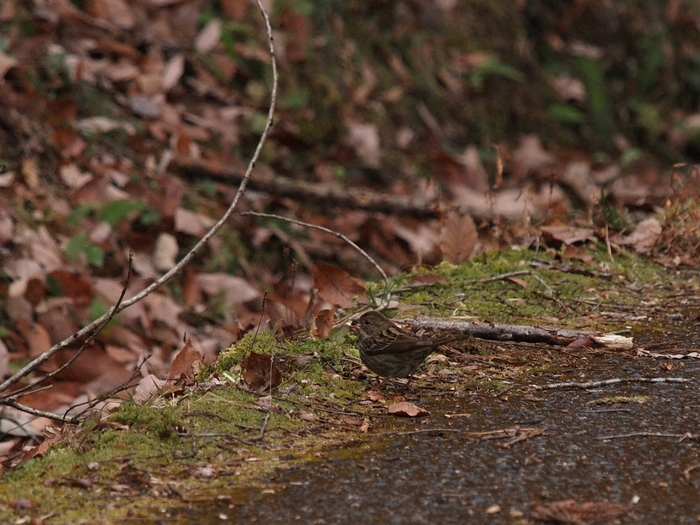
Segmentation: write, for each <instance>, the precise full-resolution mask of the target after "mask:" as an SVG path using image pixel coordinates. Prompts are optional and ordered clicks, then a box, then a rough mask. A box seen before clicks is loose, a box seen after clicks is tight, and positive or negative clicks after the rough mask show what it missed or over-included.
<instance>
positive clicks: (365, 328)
mask: <svg viewBox="0 0 700 525" xmlns="http://www.w3.org/2000/svg"><path fill="white" fill-rule="evenodd" d="M351 324H352V326H353V328H355V329H356V331H357V333H358V341H357V342H358V347H359V350H360V359H362V362H363V363H364V364H365V366H366V367H367V368H369V369H370V370H371V371H372V372H374V373H375V374H377V375H380V376H383V377H408V376H409V375H411V374H412V373H413V372H415V371H416V370H418V367H420V365H422V364H423V362H424V361H425V360H426V359H427V358H428V356H429V355H430V354H431V353H432V351H433V350H435V349H436V348H437V347H438V346H440V345H444V344H447V343H452V342H455V341H461V340H464V339H466V338H467V337H466V336H457V337H450V338H448V339H442V340H438V341H432V340H430V339H425V338H422V337H417V336H415V335H411V334H409V333H408V332H407V331H405V330H403V329H402V328H400V327H398V326H397V325H395V324H394V323H392V322H391V321H390V320H389V319H388V318H386V317H385V316H384V314H382V313H381V312H377V311H370V312H366V313H364V314H362V315H361V316H360V317H359V318H358V319H354V320H353V321H352V323H351Z"/></svg>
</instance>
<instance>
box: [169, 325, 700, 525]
mask: <svg viewBox="0 0 700 525" xmlns="http://www.w3.org/2000/svg"><path fill="white" fill-rule="evenodd" d="M683 337H685V338H686V342H687V345H686V346H688V347H691V346H697V345H698V343H700V335H699V334H698V333H697V332H696V333H695V334H687V333H686V334H683ZM688 337H689V338H690V340H688V339H687V338H688ZM640 338H641V339H643V338H644V336H642V335H640V334H637V336H636V337H635V339H637V340H639V339H640ZM668 364H669V361H658V360H653V359H648V358H637V359H629V358H620V357H616V356H605V357H594V358H589V359H582V360H580V365H579V366H577V367H575V368H574V367H572V368H568V369H567V370H555V371H547V372H545V373H540V374H538V375H537V376H535V377H533V378H532V380H531V381H530V382H528V383H527V384H520V385H516V387H515V388H513V389H511V390H510V391H507V392H505V393H502V394H501V395H490V394H480V395H470V393H469V392H464V396H463V397H461V398H460V396H454V397H449V398H444V399H431V400H427V401H425V402H424V403H422V404H423V406H424V407H425V408H427V409H429V410H430V412H431V416H429V417H426V418H423V419H420V420H395V419H392V420H390V421H387V423H386V425H385V428H383V429H382V428H380V429H376V432H377V434H379V435H378V436H377V437H376V440H374V441H370V442H368V443H366V444H363V445H362V446H360V447H358V448H356V449H354V450H351V451H345V452H341V453H338V454H336V453H329V454H328V456H327V457H324V458H322V460H321V461H319V462H318V463H316V464H312V465H307V466H304V467H301V468H295V469H291V470H281V471H278V472H277V473H276V474H275V475H273V476H272V477H270V478H268V479H267V480H266V482H267V483H268V486H267V487H264V486H263V487H261V488H260V490H261V494H262V495H259V496H254V497H252V498H250V499H248V501H247V502H246V503H244V504H242V505H239V504H235V505H231V504H230V503H231V502H230V501H229V502H228V503H227V502H226V501H224V502H223V503H222V507H221V508H219V509H216V507H213V506H211V505H207V506H206V510H204V509H203V508H199V507H195V508H193V509H192V512H193V514H191V516H195V515H196V516H197V521H198V522H200V523H206V522H211V523H213V522H219V520H220V515H219V513H222V514H224V515H227V516H228V517H229V518H231V519H232V520H233V521H235V522H247V523H262V522H264V523H294V522H298V523H516V522H520V523H522V522H526V523H527V522H529V520H528V519H526V517H527V516H529V513H530V512H531V510H532V508H533V505H535V504H537V503H541V504H548V503H551V502H554V501H559V500H566V499H574V500H577V501H578V502H584V501H599V502H600V501H602V502H610V503H616V504H625V505H627V504H629V505H630V506H629V510H628V512H627V513H626V515H625V516H623V517H622V518H619V521H617V522H618V523H697V521H698V519H699V518H700V470H698V469H697V468H695V469H693V467H697V466H698V465H700V444H699V443H698V441H697V435H698V429H699V428H700V410H698V409H699V408H700V402H699V401H698V396H697V394H698V382H697V377H698V373H699V372H700V361H698V360H697V359H687V360H679V361H673V362H672V366H670V367H669V366H668ZM669 368H670V369H669ZM640 377H666V378H669V377H679V378H685V379H688V380H689V381H688V382H686V383H668V382H666V383H658V384H652V383H625V384H620V385H611V386H605V387H602V388H595V389H564V388H561V389H554V390H534V389H533V388H532V385H533V384H549V383H555V382H562V381H577V382H582V381H584V382H587V381H597V380H606V379H611V378H623V379H624V378H640ZM618 396H622V397H618ZM516 427H521V428H537V429H543V430H544V433H543V434H541V435H538V436H534V437H529V438H527V439H524V440H523V441H520V442H517V443H514V444H511V446H508V443H509V442H510V438H503V437H501V438H500V439H499V438H496V439H494V438H493V437H494V436H492V438H491V439H487V438H486V437H485V436H483V435H479V434H478V433H481V432H487V431H494V430H498V429H507V428H510V429H512V428H516ZM431 428H432V429H438V430H436V431H434V432H428V431H427V430H428V429H431ZM440 429H442V430H440ZM389 431H390V432H396V434H389V435H387V434H383V435H382V433H385V432H389ZM414 431H418V432H414ZM401 432H406V433H405V434H401ZM635 433H640V434H639V435H631V436H628V437H623V436H626V435H628V434H635ZM643 433H646V434H647V435H641V434H643ZM656 433H658V434H665V435H667V436H653V435H651V434H656ZM685 433H690V434H692V435H693V436H691V437H688V438H686V439H683V438H680V437H676V436H682V435H683V434H685ZM606 437H607V438H606ZM338 456H341V457H338ZM248 496H250V494H248ZM240 502H241V500H240V499H236V500H235V503H240ZM231 507H232V508H231ZM183 518H184V517H183ZM176 520H177V518H176ZM523 520H524V521H523Z"/></svg>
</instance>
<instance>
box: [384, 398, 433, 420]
mask: <svg viewBox="0 0 700 525" xmlns="http://www.w3.org/2000/svg"><path fill="white" fill-rule="evenodd" d="M387 411H388V412H389V414H391V415H392V416H400V417H421V416H429V415H430V412H428V411H427V410H425V409H424V408H421V407H419V406H418V405H415V404H413V403H409V402H408V401H402V402H400V403H394V404H393V405H389V408H387Z"/></svg>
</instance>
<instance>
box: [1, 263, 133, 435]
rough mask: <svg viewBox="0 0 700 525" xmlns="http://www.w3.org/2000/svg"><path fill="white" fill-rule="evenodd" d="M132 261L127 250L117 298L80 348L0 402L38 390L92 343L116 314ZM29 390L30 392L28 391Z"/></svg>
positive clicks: (59, 417)
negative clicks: (126, 258)
mask: <svg viewBox="0 0 700 525" xmlns="http://www.w3.org/2000/svg"><path fill="white" fill-rule="evenodd" d="M133 262H134V254H133V252H131V250H129V263H128V266H127V269H126V279H124V285H123V286H122V291H121V294H119V298H118V299H117V302H116V303H115V305H114V307H113V308H111V309H110V311H109V312H107V314H108V315H107V318H106V319H105V320H104V321H103V322H102V323H101V324H100V325H98V326H97V328H95V330H94V331H93V332H92V333H91V334H90V335H89V336H88V337H87V339H85V341H84V342H83V344H82V345H80V348H78V350H77V351H76V352H75V354H73V355H72V356H71V358H70V359H69V360H68V361H66V362H65V363H63V364H62V365H61V366H59V367H58V368H57V369H56V370H52V371H51V372H49V373H48V374H45V375H43V376H41V377H40V378H38V379H36V380H35V381H32V382H30V383H29V384H28V385H26V386H24V387H22V388H19V389H17V390H15V391H14V392H12V393H11V394H8V395H6V396H0V404H2V403H3V401H4V400H5V399H17V398H18V397H21V396H23V395H29V394H31V393H34V392H37V391H39V390H32V389H33V388H34V387H35V386H36V385H38V384H40V383H43V382H45V381H47V380H49V379H51V378H52V377H54V376H56V375H58V374H60V373H61V372H63V371H64V370H65V369H66V368H68V367H69V366H70V365H72V364H73V363H74V362H75V360H76V359H78V357H80V355H81V354H82V353H83V352H84V351H85V349H86V348H87V346H88V345H89V344H90V343H92V341H94V340H95V337H97V336H98V334H99V333H100V332H101V331H102V330H103V329H104V327H105V326H107V324H108V323H109V322H110V321H111V320H112V319H113V318H114V316H115V315H116V314H117V311H118V310H117V309H118V308H119V305H120V304H121V303H122V301H123V300H124V295H125V294H126V290H127V288H128V287H129V282H130V281H131V268H132V266H133ZM30 391H31V392H30ZM54 419H57V420H59V421H65V418H64V416H58V415H57V416H56V418H54Z"/></svg>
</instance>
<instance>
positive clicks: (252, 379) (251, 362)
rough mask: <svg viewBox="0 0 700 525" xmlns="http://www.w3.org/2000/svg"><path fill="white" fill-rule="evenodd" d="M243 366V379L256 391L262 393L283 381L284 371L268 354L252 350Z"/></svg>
mask: <svg viewBox="0 0 700 525" xmlns="http://www.w3.org/2000/svg"><path fill="white" fill-rule="evenodd" d="M241 366H242V367H243V369H244V372H243V374H242V375H243V379H245V381H246V382H247V383H248V386H249V387H250V389H251V390H253V391H254V392H258V393H259V394H262V393H263V392H268V391H270V390H272V389H274V388H277V387H278V386H279V385H280V383H282V372H280V370H279V368H277V366H276V365H275V364H274V363H273V362H272V358H271V357H270V356H269V355H267V354H258V353H257V352H251V353H250V355H249V356H248V357H246V358H245V359H244V360H243V362H242V363H241Z"/></svg>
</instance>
